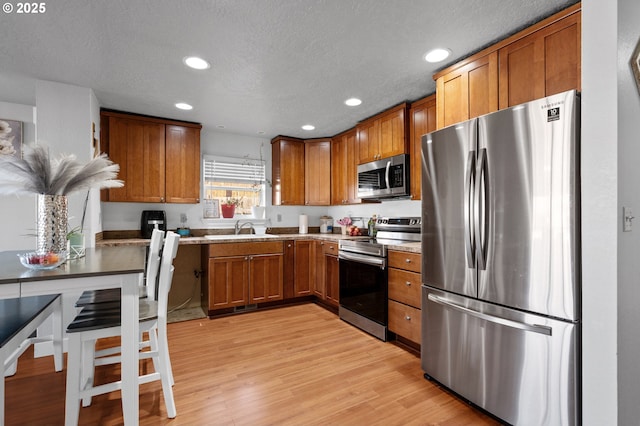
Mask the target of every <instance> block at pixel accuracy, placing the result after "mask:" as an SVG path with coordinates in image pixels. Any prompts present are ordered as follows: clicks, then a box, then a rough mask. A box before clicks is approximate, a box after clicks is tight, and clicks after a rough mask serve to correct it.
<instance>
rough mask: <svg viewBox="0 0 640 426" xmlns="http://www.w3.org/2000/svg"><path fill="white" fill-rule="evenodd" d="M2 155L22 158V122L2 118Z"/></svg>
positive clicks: (0, 129)
mask: <svg viewBox="0 0 640 426" xmlns="http://www.w3.org/2000/svg"><path fill="white" fill-rule="evenodd" d="M0 155H11V156H14V157H18V158H22V121H17V120H9V119H5V118H0Z"/></svg>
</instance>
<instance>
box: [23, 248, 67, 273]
mask: <svg viewBox="0 0 640 426" xmlns="http://www.w3.org/2000/svg"><path fill="white" fill-rule="evenodd" d="M67 255H68V254H67V252H66V251H64V252H60V253H52V252H50V253H37V252H30V253H21V254H18V257H19V258H20V263H22V265H23V266H25V267H27V268H29V269H34V270H44V269H54V268H57V267H58V266H60V265H62V264H63V263H64V262H66V260H67Z"/></svg>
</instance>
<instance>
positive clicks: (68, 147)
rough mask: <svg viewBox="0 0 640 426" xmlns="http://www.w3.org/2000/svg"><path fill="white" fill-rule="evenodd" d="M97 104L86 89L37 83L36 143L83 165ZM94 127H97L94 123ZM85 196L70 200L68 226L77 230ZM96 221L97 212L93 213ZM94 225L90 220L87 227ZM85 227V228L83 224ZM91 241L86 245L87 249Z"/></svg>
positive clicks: (89, 154) (89, 153)
mask: <svg viewBox="0 0 640 426" xmlns="http://www.w3.org/2000/svg"><path fill="white" fill-rule="evenodd" d="M96 108H97V101H96V98H95V95H94V94H93V91H92V90H91V89H88V88H86V87H80V86H72V85H69V84H63V83H56V82H51V81H42V80H39V81H38V82H37V83H36V109H37V119H38V121H37V140H38V143H39V144H46V145H47V146H48V147H49V148H50V155H51V156H52V157H54V156H57V155H60V154H75V155H76V157H77V158H78V160H80V161H82V162H87V161H89V160H90V159H91V158H92V156H93V146H92V133H91V122H92V120H94V119H95V110H96ZM96 126H99V124H98V123H96ZM85 197H86V192H79V193H75V194H71V195H70V196H69V226H70V227H71V228H73V227H76V226H79V225H80V223H81V220H82V212H83V207H84V200H85ZM92 213H93V214H94V215H96V216H97V217H99V212H97V211H95V210H94V211H93V212H92ZM93 223H94V221H93V220H92V219H89V225H90V227H91V226H92V225H93ZM85 226H86V224H85ZM91 242H92V241H91V240H88V241H85V243H86V244H87V245H90V244H91Z"/></svg>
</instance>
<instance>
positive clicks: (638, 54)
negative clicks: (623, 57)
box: [629, 40, 640, 92]
mask: <svg viewBox="0 0 640 426" xmlns="http://www.w3.org/2000/svg"><path fill="white" fill-rule="evenodd" d="M629 64H630V65H631V70H632V71H633V76H634V77H635V79H636V85H637V86H638V91H639V92H640V40H638V44H637V45H636V48H635V49H634V51H633V55H631V61H630V63H629Z"/></svg>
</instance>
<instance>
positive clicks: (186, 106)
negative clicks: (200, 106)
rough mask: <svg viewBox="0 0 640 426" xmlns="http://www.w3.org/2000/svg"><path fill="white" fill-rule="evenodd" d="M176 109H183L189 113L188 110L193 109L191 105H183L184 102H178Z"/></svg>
mask: <svg viewBox="0 0 640 426" xmlns="http://www.w3.org/2000/svg"><path fill="white" fill-rule="evenodd" d="M176 108H179V109H183V110H185V111H189V110H190V109H193V107H192V106H191V105H189V104H185V103H184V102H178V103H177V104H176Z"/></svg>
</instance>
